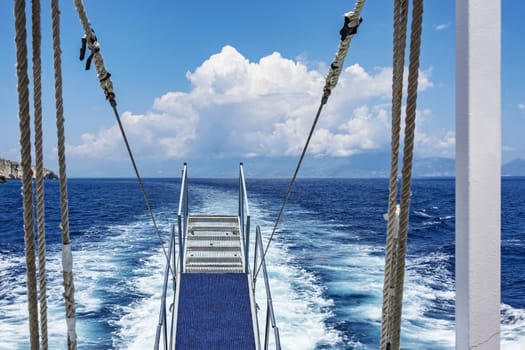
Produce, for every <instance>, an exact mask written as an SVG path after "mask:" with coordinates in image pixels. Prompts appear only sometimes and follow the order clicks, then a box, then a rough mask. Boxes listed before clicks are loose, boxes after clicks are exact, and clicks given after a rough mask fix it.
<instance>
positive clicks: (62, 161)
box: [51, 0, 77, 350]
mask: <svg viewBox="0 0 525 350" xmlns="http://www.w3.org/2000/svg"><path fill="white" fill-rule="evenodd" d="M51 8H52V22H53V57H54V68H55V105H56V118H57V122H56V124H57V146H58V163H59V169H60V174H59V175H60V209H61V215H62V224H61V227H62V269H63V279H64V301H65V306H66V322H67V346H68V349H70V350H71V349H76V348H77V335H76V327H75V286H74V284H73V255H72V253H71V242H70V240H69V210H68V196H67V179H66V154H65V136H64V108H63V103H62V68H61V66H62V60H61V57H60V55H61V53H62V51H61V49H60V10H59V8H58V0H52V1H51Z"/></svg>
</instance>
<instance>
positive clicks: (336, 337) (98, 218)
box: [0, 178, 525, 350]
mask: <svg viewBox="0 0 525 350" xmlns="http://www.w3.org/2000/svg"><path fill="white" fill-rule="evenodd" d="M20 186H21V183H20V182H18V181H11V182H8V183H7V184H4V185H1V186H0V208H2V210H0V310H1V311H0V339H2V342H0V349H16V348H20V349H25V348H27V347H28V343H27V338H28V332H29V331H28V326H27V316H26V314H27V305H26V303H27V301H26V296H25V260H24V256H23V250H24V238H23V236H24V234H23V222H22V199H21V195H20ZM145 186H146V191H147V193H148V196H149V199H150V202H151V205H152V208H153V211H154V213H155V218H156V220H157V222H158V224H159V227H160V229H161V239H162V240H165V239H166V238H167V236H168V234H169V231H170V228H171V225H173V224H174V223H176V210H177V205H178V199H179V187H180V184H179V180H177V179H173V180H169V179H147V180H145ZM237 186H238V183H237V180H224V179H220V180H205V179H193V180H190V187H189V191H190V211H191V212H193V213H226V214H235V213H236V210H237ZM247 186H248V195H249V199H250V210H251V214H252V223H253V225H261V228H262V231H263V233H264V234H265V235H266V237H268V235H269V233H270V232H271V229H272V228H273V222H274V220H275V218H276V216H277V213H278V210H279V209H280V205H281V202H282V200H283V198H284V195H285V193H286V190H287V187H288V180H275V179H272V180H269V179H265V180H262V179H261V180H259V179H248V181H247ZM68 190H69V197H70V200H69V209H70V234H71V239H72V242H73V243H72V244H73V251H74V252H73V254H74V275H75V284H76V289H77V290H76V295H75V297H76V303H77V333H78V336H79V348H80V349H109V348H122V349H144V348H150V347H151V346H152V342H153V339H154V332H155V324H156V320H157V314H158V313H157V310H158V307H159V302H158V297H159V294H160V289H161V284H162V273H163V267H164V258H163V256H162V253H161V252H162V250H161V248H160V243H159V242H160V240H159V237H158V236H157V235H156V234H155V231H154V229H153V225H152V224H151V220H150V218H149V216H148V213H147V211H146V208H145V205H144V203H143V199H142V194H141V192H140V189H139V187H138V185H137V183H136V181H135V180H133V179H73V180H70V181H69V187H68ZM45 198H46V235H47V256H48V259H47V266H48V286H49V291H48V299H49V319H50V321H49V329H50V341H51V344H53V346H52V348H65V345H64V344H65V330H66V327H65V321H64V317H65V316H64V311H63V310H64V306H63V301H62V296H61V293H62V287H61V283H62V282H61V278H62V276H61V265H60V259H61V256H60V254H61V253H60V249H61V232H60V229H59V211H60V203H59V199H58V198H59V196H58V182H56V181H47V182H46V197H45ZM387 198H388V181H387V180H386V179H321V180H316V179H300V180H298V182H297V184H296V187H295V189H294V191H293V193H292V195H291V197H290V202H289V204H288V206H287V210H286V212H285V215H284V217H283V220H282V224H281V225H280V227H279V230H278V232H277V234H276V236H275V240H274V242H272V246H271V248H270V253H269V256H268V263H269V268H270V279H271V286H272V294H273V299H274V303H275V308H276V313H277V322H278V324H279V327H280V330H281V337H282V341H283V348H285V349H301V350H303V349H377V347H378V343H379V334H380V322H381V302H382V301H381V298H382V281H383V265H384V245H385V230H386V222H385V221H384V219H383V214H384V213H385V212H386V210H387ZM524 224H525V178H503V180H502V232H501V236H502V276H501V279H502V285H501V295H502V349H524V348H525V293H524V291H525V273H524V271H525V235H524V230H525V229H524V227H525V225H524ZM454 225H455V216H454V179H416V180H414V182H413V188H412V197H411V215H410V231H409V241H408V256H407V272H406V288H405V304H404V307H403V312H404V314H403V317H404V321H403V322H404V323H403V331H402V345H403V348H404V349H452V348H454V298H455V284H454Z"/></svg>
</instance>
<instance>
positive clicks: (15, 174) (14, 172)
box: [0, 158, 58, 183]
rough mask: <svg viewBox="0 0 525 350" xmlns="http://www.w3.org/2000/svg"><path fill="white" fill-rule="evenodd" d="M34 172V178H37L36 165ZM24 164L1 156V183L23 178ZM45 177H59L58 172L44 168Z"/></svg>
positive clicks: (33, 168)
mask: <svg viewBox="0 0 525 350" xmlns="http://www.w3.org/2000/svg"><path fill="white" fill-rule="evenodd" d="M31 170H32V172H33V179H34V178H35V167H34V166H33V167H32V168H31ZM23 175H24V174H23V171H22V166H21V165H20V163H18V162H14V161H12V160H7V159H3V158H0V183H4V182H6V181H7V180H10V179H22V176H23ZM44 178H45V179H58V176H57V174H55V173H54V172H52V171H51V170H48V169H44Z"/></svg>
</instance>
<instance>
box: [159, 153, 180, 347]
mask: <svg viewBox="0 0 525 350" xmlns="http://www.w3.org/2000/svg"><path fill="white" fill-rule="evenodd" d="M186 169H187V165H186V163H184V167H183V169H182V177H181V187H180V197H179V209H178V212H177V218H178V236H179V256H180V261H179V264H177V259H176V258H175V255H176V249H175V226H172V230H171V238H170V247H169V251H168V258H167V263H166V269H165V270H164V283H163V286H162V297H161V306H160V312H159V323H158V325H157V332H156V334H155V345H154V347H153V348H154V350H158V349H159V346H160V340H161V338H162V339H163V344H164V350H168V347H169V349H170V350H171V349H172V348H173V344H172V339H173V334H172V332H173V327H170V328H171V331H170V333H171V334H170V337H169V341H168V324H167V312H166V294H167V290H168V284H169V283H168V281H169V276H170V272H173V273H175V274H178V273H179V272H180V271H179V270H181V269H182V266H183V265H182V264H183V261H184V260H183V259H184V258H183V252H184V250H183V247H184V241H183V239H182V237H183V232H184V230H186V227H187V222H186V219H187V216H188V185H187V178H188V175H187V171H186ZM171 264H173V267H172V266H171ZM172 278H173V280H172V281H173V282H172V285H173V296H174V297H175V289H176V284H177V276H176V275H174V276H172ZM172 306H173V305H172ZM173 322H174V312H173V313H172V317H171V325H172V326H173ZM161 333H162V335H161Z"/></svg>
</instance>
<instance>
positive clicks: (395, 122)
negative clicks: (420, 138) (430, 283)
mask: <svg viewBox="0 0 525 350" xmlns="http://www.w3.org/2000/svg"><path fill="white" fill-rule="evenodd" d="M407 21H408V0H396V1H394V19H393V23H394V25H393V47H394V53H393V72H392V131H391V135H392V136H391V137H392V144H391V152H392V163H391V169H390V185H389V199H388V229H387V244H386V250H385V272H384V284H383V309H382V318H381V347H380V348H381V349H382V350H384V349H386V346H387V343H389V342H390V333H391V329H392V313H391V312H390V310H392V308H393V294H394V290H395V289H394V286H395V280H396V279H395V266H394V262H395V261H396V258H397V254H396V251H397V238H398V237H396V236H395V234H396V230H397V225H398V220H397V219H396V203H397V186H398V181H397V177H398V163H399V144H400V133H401V104H402V98H403V71H404V64H405V47H406V32H407Z"/></svg>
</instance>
